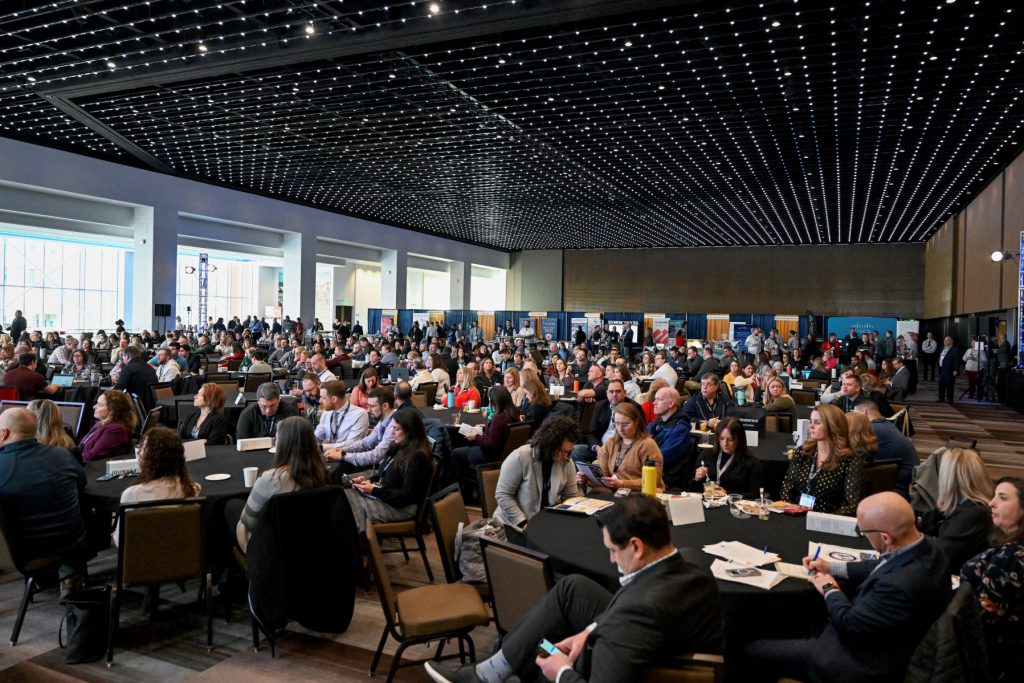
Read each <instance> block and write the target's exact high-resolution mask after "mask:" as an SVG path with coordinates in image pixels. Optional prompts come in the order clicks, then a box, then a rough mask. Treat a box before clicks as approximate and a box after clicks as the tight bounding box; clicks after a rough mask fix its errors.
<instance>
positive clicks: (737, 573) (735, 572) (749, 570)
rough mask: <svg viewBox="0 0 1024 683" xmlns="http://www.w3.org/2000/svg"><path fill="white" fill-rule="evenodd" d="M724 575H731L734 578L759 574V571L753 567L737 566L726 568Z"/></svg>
mask: <svg viewBox="0 0 1024 683" xmlns="http://www.w3.org/2000/svg"><path fill="white" fill-rule="evenodd" d="M725 575H726V576H732V577H735V578H742V577H748V576H761V572H760V571H758V570H757V569H754V568H753V567H739V568H738V569H726V570H725Z"/></svg>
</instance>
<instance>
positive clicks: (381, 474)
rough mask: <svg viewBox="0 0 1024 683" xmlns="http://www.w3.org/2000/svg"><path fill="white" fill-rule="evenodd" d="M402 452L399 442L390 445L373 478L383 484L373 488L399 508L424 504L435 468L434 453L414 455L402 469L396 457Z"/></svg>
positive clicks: (376, 492) (376, 494)
mask: <svg viewBox="0 0 1024 683" xmlns="http://www.w3.org/2000/svg"><path fill="white" fill-rule="evenodd" d="M401 451H402V447H401V446H399V445H398V444H395V445H393V446H392V447H391V448H389V449H388V452H387V453H385V454H384V457H383V458H382V459H381V461H380V463H379V464H378V466H377V474H375V475H374V476H373V479H372V481H373V483H374V484H377V485H378V486H379V487H380V488H375V489H374V490H373V495H375V496H377V498H379V499H380V500H381V501H383V502H385V503H387V504H388V505H390V506H391V507H393V508H397V509H400V508H403V507H406V506H408V505H416V506H419V505H421V504H422V503H423V497H424V496H425V495H426V493H427V489H428V488H430V479H431V476H432V475H433V471H434V470H433V463H432V462H431V459H430V456H428V455H426V454H425V453H418V454H415V455H413V456H412V457H411V458H409V462H408V463H406V466H405V469H404V470H402V469H401V468H399V467H398V465H396V464H395V458H397V457H398V455H399V454H400V453H401Z"/></svg>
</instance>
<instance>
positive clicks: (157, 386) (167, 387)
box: [149, 382, 174, 405]
mask: <svg viewBox="0 0 1024 683" xmlns="http://www.w3.org/2000/svg"><path fill="white" fill-rule="evenodd" d="M149 396H150V398H151V399H153V404H154V405H155V404H156V402H157V401H159V400H160V399H162V398H173V397H174V383H173V382H156V383H154V384H150V385H149Z"/></svg>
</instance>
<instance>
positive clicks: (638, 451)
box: [576, 403, 665, 493]
mask: <svg viewBox="0 0 1024 683" xmlns="http://www.w3.org/2000/svg"><path fill="white" fill-rule="evenodd" d="M612 422H613V423H614V428H615V433H614V434H612V437H611V438H610V439H608V440H607V441H605V442H604V443H603V444H602V445H601V446H600V448H598V449H597V460H596V462H597V464H598V465H600V466H601V470H602V471H603V472H604V476H603V477H601V483H603V484H604V487H598V486H594V487H592V488H591V492H592V493H611V492H612V491H615V490H616V489H620V488H626V489H632V490H634V491H639V490H640V487H641V483H642V480H641V475H642V470H643V466H644V463H645V462H647V461H648V460H652V461H654V464H655V466H656V467H657V468H658V490H659V491H664V490H665V480H664V479H662V475H661V470H662V465H663V463H664V458H663V457H662V455H661V449H659V448H658V444H657V443H656V442H655V441H654V439H653V438H652V437H651V435H650V433H648V431H647V427H646V425H645V424H644V415H643V413H642V412H640V409H639V408H637V407H636V404H635V403H620V404H619V405H617V406H615V409H614V410H612ZM585 482H586V479H585V478H584V476H583V474H582V473H580V474H578V475H577V476H576V483H577V484H580V485H583V484H584V483H585Z"/></svg>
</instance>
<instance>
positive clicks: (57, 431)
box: [25, 398, 75, 451]
mask: <svg viewBox="0 0 1024 683" xmlns="http://www.w3.org/2000/svg"><path fill="white" fill-rule="evenodd" d="M25 407H26V408H28V411H29V412H30V413H32V414H33V415H35V416H36V441H38V442H39V443H41V444H44V445H46V446H60V447H61V448H66V449H68V450H69V451H74V450H75V440H74V438H73V437H72V435H71V434H69V433H68V429H67V427H65V426H64V416H63V415H62V414H61V412H60V408H58V407H57V404H56V403H54V402H53V401H51V400H50V399H48V398H37V399H36V400H34V401H32V402H31V403H29V404H28V405H27V406H25Z"/></svg>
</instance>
